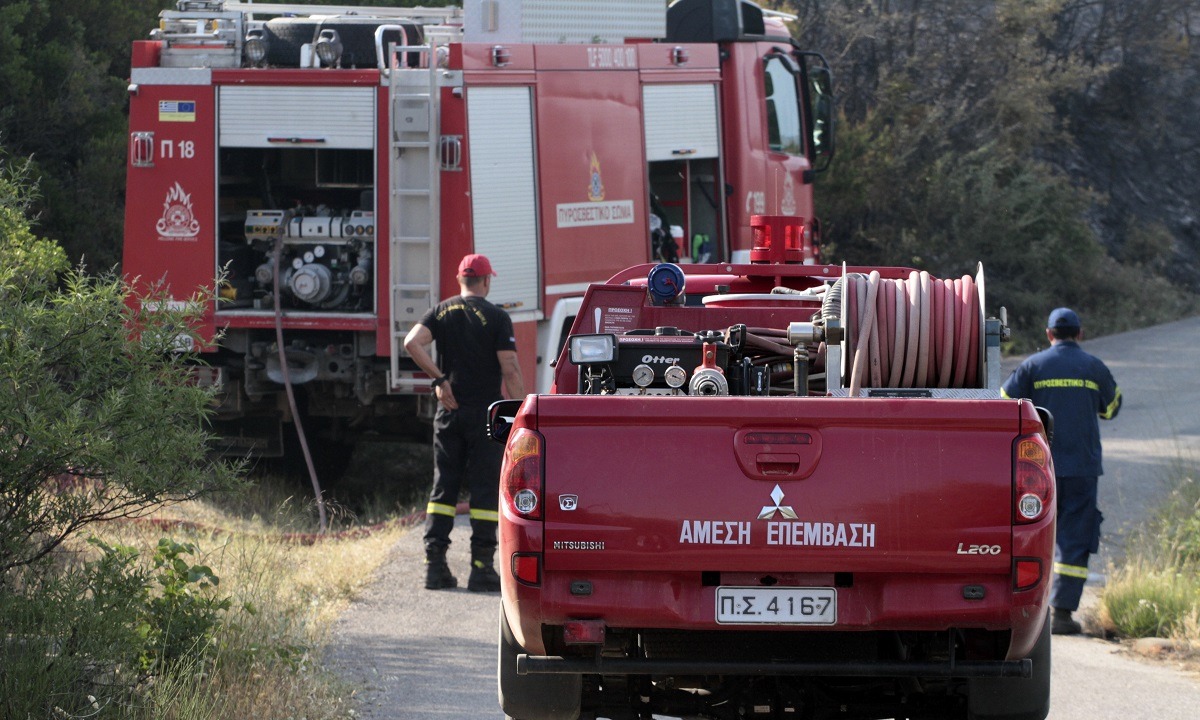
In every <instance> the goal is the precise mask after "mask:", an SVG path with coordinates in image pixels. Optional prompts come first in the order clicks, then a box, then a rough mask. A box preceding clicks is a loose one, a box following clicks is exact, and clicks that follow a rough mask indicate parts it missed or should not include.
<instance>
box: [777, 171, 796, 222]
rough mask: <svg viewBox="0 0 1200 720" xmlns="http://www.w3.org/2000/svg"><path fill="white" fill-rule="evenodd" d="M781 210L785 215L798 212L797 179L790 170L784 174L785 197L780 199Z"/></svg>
mask: <svg viewBox="0 0 1200 720" xmlns="http://www.w3.org/2000/svg"><path fill="white" fill-rule="evenodd" d="M779 212H780V213H782V214H784V215H795V214H796V181H795V180H793V179H792V174H791V173H790V172H785V173H784V174H783V197H781V198H780V200H779Z"/></svg>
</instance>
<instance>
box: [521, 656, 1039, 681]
mask: <svg viewBox="0 0 1200 720" xmlns="http://www.w3.org/2000/svg"><path fill="white" fill-rule="evenodd" d="M517 674H518V675H543V674H547V675H761V676H776V675H779V676H804V677H926V678H928V677H944V678H1029V677H1032V674H1033V661H1032V660H1030V659H1028V658H1026V659H1023V660H1003V661H996V662H978V661H973V662H955V661H954V660H953V659H951V660H949V661H946V662H878V661H876V662H727V661H704V660H700V661H696V660H646V659H623V658H603V657H596V658H567V657H561V656H557V655H527V654H520V655H517Z"/></svg>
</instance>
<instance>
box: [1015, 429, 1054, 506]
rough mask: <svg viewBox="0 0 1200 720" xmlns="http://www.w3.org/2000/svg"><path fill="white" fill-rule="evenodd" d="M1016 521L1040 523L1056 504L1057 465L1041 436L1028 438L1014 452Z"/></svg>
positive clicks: (1019, 441)
mask: <svg viewBox="0 0 1200 720" xmlns="http://www.w3.org/2000/svg"><path fill="white" fill-rule="evenodd" d="M1013 468H1014V469H1013V473H1014V476H1015V477H1014V478H1013V502H1014V508H1013V520H1014V522H1015V523H1016V524H1017V525H1028V524H1029V523H1034V522H1038V521H1039V520H1041V519H1042V518H1044V517H1046V516H1047V515H1048V514H1049V513H1050V508H1051V505H1052V504H1053V502H1054V463H1053V461H1052V460H1051V459H1050V448H1049V447H1048V446H1047V445H1046V440H1045V438H1043V437H1042V436H1041V435H1026V436H1025V437H1022V438H1020V439H1019V440H1017V444H1016V447H1015V448H1014V450H1013Z"/></svg>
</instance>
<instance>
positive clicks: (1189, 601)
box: [1101, 474, 1200, 640]
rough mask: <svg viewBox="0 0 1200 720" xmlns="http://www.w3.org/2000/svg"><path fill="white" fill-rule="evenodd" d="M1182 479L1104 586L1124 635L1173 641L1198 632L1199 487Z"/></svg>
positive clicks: (1106, 602) (1107, 610)
mask: <svg viewBox="0 0 1200 720" xmlns="http://www.w3.org/2000/svg"><path fill="white" fill-rule="evenodd" d="M1181 477H1184V479H1183V480H1182V481H1180V482H1179V485H1178V487H1177V488H1176V490H1175V491H1174V492H1173V493H1172V495H1171V497H1170V499H1169V500H1168V501H1167V503H1165V504H1164V505H1163V506H1162V508H1160V509H1159V511H1158V513H1157V514H1156V515H1155V517H1154V518H1153V519H1152V520H1151V521H1150V522H1149V523H1147V524H1146V525H1145V526H1144V527H1142V528H1141V529H1140V530H1139V531H1138V532H1136V533H1134V534H1132V535H1131V536H1130V538H1129V541H1128V543H1127V547H1126V559H1125V562H1124V564H1123V565H1122V566H1121V567H1119V568H1117V569H1116V570H1114V571H1113V572H1112V573H1111V576H1110V578H1109V582H1108V585H1107V586H1106V587H1105V588H1104V595H1103V597H1102V598H1101V606H1102V610H1103V613H1104V615H1105V616H1106V618H1107V619H1108V621H1109V623H1110V624H1111V626H1112V628H1113V629H1114V630H1116V632H1117V633H1119V634H1120V635H1122V636H1125V637H1155V636H1157V637H1169V636H1172V635H1181V634H1189V633H1191V632H1194V630H1195V629H1196V618H1197V615H1198V613H1200V484H1197V483H1196V482H1195V481H1194V480H1192V479H1191V478H1190V477H1186V476H1185V475H1183V474H1181ZM1191 639H1193V640H1195V639H1196V638H1191Z"/></svg>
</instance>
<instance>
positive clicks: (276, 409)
mask: <svg viewBox="0 0 1200 720" xmlns="http://www.w3.org/2000/svg"><path fill="white" fill-rule="evenodd" d="M600 5H601V4H598V3H570V2H562V3H554V2H545V1H544V0H543V1H541V2H533V1H532V0H526V1H521V0H515V1H513V2H508V1H506V2H498V1H497V0H472V2H470V3H468V4H467V6H466V7H465V8H463V9H457V8H433V9H431V8H397V9H388V8H358V7H345V6H337V7H335V6H299V5H285V4H270V5H264V4H253V3H241V2H222V1H221V0H180V2H179V3H178V9H177V10H171V11H164V12H163V13H162V15H161V18H160V24H159V27H158V28H157V29H155V30H154V31H153V32H151V37H150V39H149V40H144V41H138V42H136V43H135V45H134V50H133V68H132V72H131V77H130V84H129V95H130V137H129V144H130V149H129V159H128V189H127V207H126V230H125V245H124V271H125V273H126V275H127V276H128V277H129V278H131V279H134V281H135V283H136V284H137V285H138V286H140V287H149V286H151V285H155V284H159V285H161V286H163V287H165V288H166V291H167V292H168V293H169V295H170V297H171V298H172V300H173V301H178V302H183V301H185V300H186V299H188V298H191V297H193V296H194V295H195V294H196V293H197V292H198V291H200V290H202V289H205V288H212V289H215V290H216V292H215V293H214V295H215V299H214V300H213V301H212V302H211V303H209V304H208V305H207V306H206V308H205V310H204V313H203V320H202V323H203V325H202V336H204V337H205V338H206V339H207V340H208V341H209V342H208V343H207V344H206V345H205V346H204V347H201V348H197V349H198V350H199V351H200V354H201V356H202V357H203V358H204V359H205V360H206V365H205V366H204V368H203V369H200V368H198V369H197V375H198V379H199V380H200V381H201V382H205V383H212V384H214V385H217V386H218V387H219V390H220V392H219V398H220V406H219V412H218V420H219V422H220V428H219V429H220V431H221V432H222V434H224V435H225V436H226V437H227V442H228V445H227V448H226V449H227V450H229V451H231V452H237V453H251V454H256V455H263V456H267V455H278V454H280V453H281V452H282V443H281V438H282V437H283V433H282V429H283V427H284V424H285V423H286V422H289V421H291V420H293V419H295V418H294V414H295V413H293V412H292V411H291V410H290V409H289V408H290V406H289V404H288V403H287V402H286V401H285V399H284V389H285V383H288V384H290V385H292V386H293V387H294V389H295V391H296V395H297V396H298V397H299V398H300V402H299V404H298V406H297V407H298V408H299V410H298V412H299V413H300V414H301V415H303V416H304V417H305V419H306V420H307V419H312V420H314V421H315V422H316V423H317V424H319V425H320V426H321V427H320V429H321V430H322V431H324V432H326V433H330V434H333V435H337V434H341V435H342V436H343V437H345V438H347V439H352V438H353V437H354V435H355V434H356V433H359V432H367V431H369V432H372V433H376V434H381V435H390V434H394V433H404V432H409V431H412V430H413V429H416V428H420V427H422V426H424V425H425V423H424V422H422V418H424V417H428V412H427V411H429V410H431V409H432V404H431V402H430V400H431V395H430V393H429V384H428V378H427V377H426V376H425V375H424V374H423V373H421V372H420V371H419V370H418V369H417V367H416V365H415V364H414V363H413V362H412V361H411V360H410V358H408V357H407V356H406V354H405V352H404V349H403V343H402V341H403V338H404V336H405V334H406V333H407V332H408V330H409V328H410V327H411V326H412V324H413V323H414V322H416V321H417V320H419V318H420V317H421V315H422V314H423V313H424V311H425V310H426V309H427V308H429V307H430V306H431V305H433V304H436V303H437V302H438V301H439V300H440V299H442V297H443V296H445V295H448V294H450V293H452V292H453V291H454V290H455V289H456V287H457V286H456V284H455V282H454V275H455V268H456V267H457V263H458V261H459V259H460V258H461V257H462V256H463V255H464V254H466V253H471V252H478V253H483V254H486V255H488V256H489V257H490V258H491V261H492V264H493V266H494V267H495V268H496V271H497V275H498V277H497V278H496V281H495V283H494V285H493V289H492V294H491V295H490V297H489V299H491V300H493V301H495V302H496V303H498V304H499V305H501V306H502V307H504V308H506V309H507V310H508V312H509V313H510V314H511V316H512V318H513V321H514V325H515V328H516V333H517V337H518V350H519V354H520V357H521V360H522V363H523V370H524V373H525V376H526V382H527V384H528V385H529V386H530V387H531V388H534V389H536V390H539V391H545V390H547V389H548V388H549V383H550V376H551V374H552V369H551V368H550V363H551V362H552V361H553V359H554V358H555V357H557V356H558V354H559V348H560V347H561V343H562V337H563V336H564V335H565V331H566V329H567V328H569V327H570V325H571V323H572V321H573V318H574V316H575V314H576V312H577V310H578V308H579V305H580V302H581V299H582V296H583V294H584V291H585V290H586V288H587V287H588V285H589V284H590V283H592V282H596V281H603V280H605V279H607V278H609V277H610V276H612V275H613V274H614V273H615V272H617V271H619V270H621V269H623V268H625V267H627V266H630V265H633V264H637V263H642V262H646V261H648V260H652V259H663V260H675V259H678V260H679V261H680V262H683V263H688V262H692V261H703V262H726V261H733V262H737V261H739V260H744V259H745V257H746V255H747V253H748V252H749V250H750V242H751V232H750V223H749V218H750V216H751V215H752V214H780V215H788V216H799V217H802V218H804V219H805V224H804V230H803V232H802V233H799V234H798V235H797V236H796V237H795V238H793V239H792V241H791V242H792V243H793V247H792V248H791V251H792V252H793V254H794V255H795V256H796V257H798V258H801V259H802V260H805V261H807V262H813V261H814V260H815V259H816V256H817V248H818V240H817V235H818V227H817V224H816V221H815V220H814V219H813V207H812V181H813V177H814V174H815V172H817V171H818V170H819V169H821V166H822V165H824V164H825V163H827V161H828V159H829V157H830V155H831V153H832V142H831V141H832V135H831V133H830V130H831V127H832V125H831V117H830V103H829V88H830V82H829V80H830V74H829V71H828V68H827V66H826V65H825V63H824V61H823V59H821V58H820V56H819V55H816V54H813V53H809V52H805V51H803V50H802V49H800V48H798V47H797V45H796V44H795V42H794V41H793V40H792V39H791V37H790V35H789V31H788V28H787V25H786V22H787V18H786V17H785V16H781V15H779V14H777V13H772V12H769V11H764V10H761V9H760V8H759V7H758V6H756V5H754V4H753V3H751V2H748V1H747V0H678V1H677V2H675V3H674V4H673V5H672V6H671V7H670V8H669V9H668V10H667V11H666V13H664V12H663V5H662V0H610V1H606V2H605V3H603V4H602V7H601V6H600ZM280 338H282V341H281V340H280Z"/></svg>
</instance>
